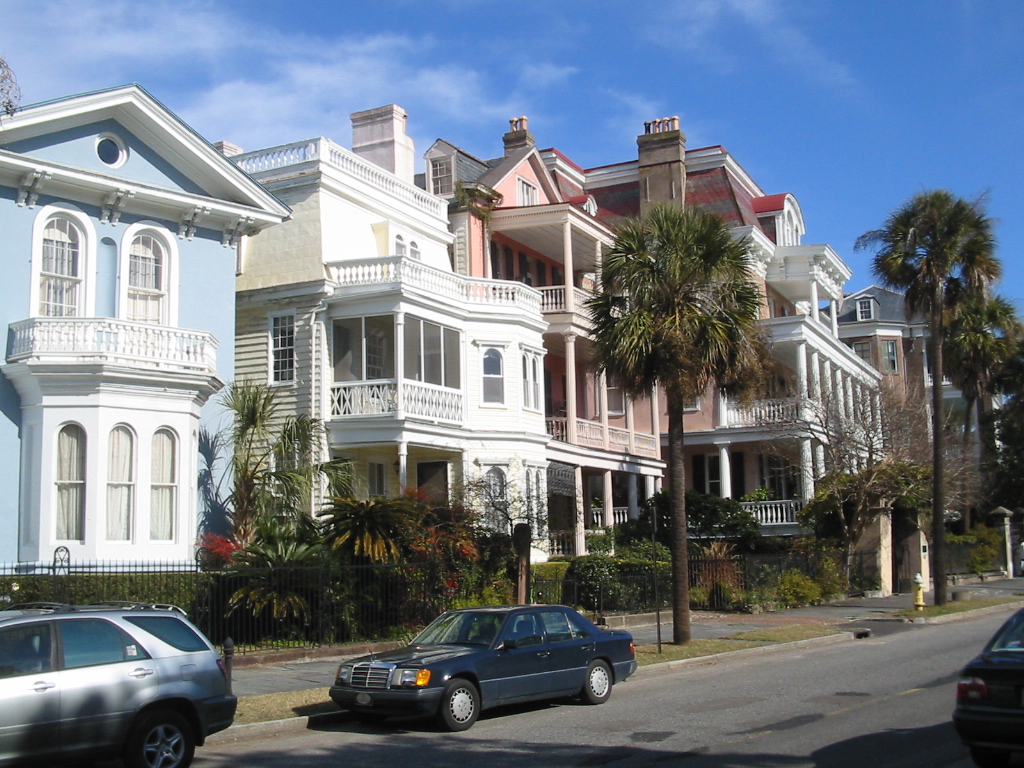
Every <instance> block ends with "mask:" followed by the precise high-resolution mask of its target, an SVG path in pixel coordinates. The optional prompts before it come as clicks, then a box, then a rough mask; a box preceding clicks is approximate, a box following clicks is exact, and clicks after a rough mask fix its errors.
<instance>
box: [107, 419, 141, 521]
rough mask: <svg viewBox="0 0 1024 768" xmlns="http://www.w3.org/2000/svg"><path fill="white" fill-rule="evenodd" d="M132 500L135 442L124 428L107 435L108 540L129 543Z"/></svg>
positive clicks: (133, 497)
mask: <svg viewBox="0 0 1024 768" xmlns="http://www.w3.org/2000/svg"><path fill="white" fill-rule="evenodd" d="M134 500H135V438H134V436H133V435H132V433H131V430H129V429H128V427H125V426H118V427H114V428H113V429H112V430H111V431H110V450H109V453H108V457H107V540H108V541H128V540H129V539H130V538H131V531H132V513H133V511H134V507H135V504H134Z"/></svg>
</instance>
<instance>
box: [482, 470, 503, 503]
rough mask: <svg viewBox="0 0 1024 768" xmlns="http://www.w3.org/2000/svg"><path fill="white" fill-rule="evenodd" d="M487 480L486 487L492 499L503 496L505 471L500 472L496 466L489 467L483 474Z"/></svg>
mask: <svg viewBox="0 0 1024 768" xmlns="http://www.w3.org/2000/svg"><path fill="white" fill-rule="evenodd" d="M485 479H486V480H487V488H488V491H489V493H490V495H491V499H492V500H495V501H497V500H500V499H504V498H505V473H504V472H502V471H501V470H500V469H499V468H498V467H491V468H490V469H489V470H487V474H486V475H485Z"/></svg>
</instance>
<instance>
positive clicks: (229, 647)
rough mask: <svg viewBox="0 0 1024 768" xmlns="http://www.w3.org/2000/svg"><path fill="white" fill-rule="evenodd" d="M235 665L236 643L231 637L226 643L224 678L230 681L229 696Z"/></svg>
mask: <svg viewBox="0 0 1024 768" xmlns="http://www.w3.org/2000/svg"><path fill="white" fill-rule="evenodd" d="M234 663H235V641H234V640H232V639H231V638H230V637H229V638H227V639H226V640H225V641H224V676H225V677H226V678H227V681H228V696H230V695H231V693H232V691H231V668H232V667H233V666H234Z"/></svg>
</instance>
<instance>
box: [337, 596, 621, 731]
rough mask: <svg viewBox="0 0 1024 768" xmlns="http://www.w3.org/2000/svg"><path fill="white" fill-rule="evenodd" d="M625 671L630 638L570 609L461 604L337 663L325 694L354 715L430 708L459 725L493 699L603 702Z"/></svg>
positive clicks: (447, 724)
mask: <svg viewBox="0 0 1024 768" xmlns="http://www.w3.org/2000/svg"><path fill="white" fill-rule="evenodd" d="M635 671H636V655H635V651H634V647H633V637H632V635H630V634H629V633H628V632H623V631H621V630H612V631H605V630H603V629H601V628H600V627H597V626H595V625H594V624H592V623H591V622H590V621H588V620H587V619H585V618H584V617H583V616H581V615H580V614H578V613H577V612H576V611H574V610H572V609H571V608H566V607H565V606H563V605H516V606H505V607H498V608H468V609H464V610H459V611H450V612H448V613H445V614H443V615H442V616H440V617H438V618H437V619H435V620H434V621H433V622H432V623H431V624H430V626H428V627H427V628H426V629H424V630H423V631H422V632H421V633H420V634H419V635H418V636H417V637H416V638H415V639H414V640H413V641H412V643H411V644H410V645H408V646H406V647H405V648H401V649H399V650H396V651H389V652H387V653H380V654H371V655H369V656H362V657H360V658H358V659H352V660H351V661H347V662H345V663H344V664H342V665H341V666H340V667H339V668H338V676H337V679H336V680H335V681H334V685H333V686H331V698H332V699H333V700H334V702H335V703H336V704H338V706H340V707H341V708H342V709H347V710H349V711H350V712H352V714H353V715H355V717H357V718H358V719H360V720H363V721H369V720H378V719H381V718H383V717H387V716H388V715H399V714H406V715H408V714H421V715H433V716H434V717H436V718H437V721H438V723H439V724H440V725H441V726H442V727H444V728H446V729H448V730H451V731H464V730H466V729H467V728H470V727H471V726H472V725H473V723H475V722H476V720H477V718H478V717H479V716H480V712H481V711H482V710H484V709H489V708H490V707H496V706H499V705H503V704H515V703H518V702H524V701H534V700H538V699H548V698H557V697H561V696H580V697H582V698H583V700H584V701H587V702H589V703H590V704H603V703H604V702H605V701H607V700H608V697H609V696H610V695H611V692H612V685H613V684H614V683H617V682H620V681H622V680H625V679H626V678H627V677H629V676H630V675H631V674H633V672H635Z"/></svg>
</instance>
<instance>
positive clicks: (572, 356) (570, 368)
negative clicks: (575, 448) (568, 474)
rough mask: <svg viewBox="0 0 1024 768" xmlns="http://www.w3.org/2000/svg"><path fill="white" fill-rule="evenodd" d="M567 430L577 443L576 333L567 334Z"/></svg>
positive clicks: (574, 442) (567, 433)
mask: <svg viewBox="0 0 1024 768" xmlns="http://www.w3.org/2000/svg"><path fill="white" fill-rule="evenodd" d="M565 430H566V435H567V436H568V439H569V442H570V443H571V444H573V445H576V442H577V437H576V334H575V333H567V334H565Z"/></svg>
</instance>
